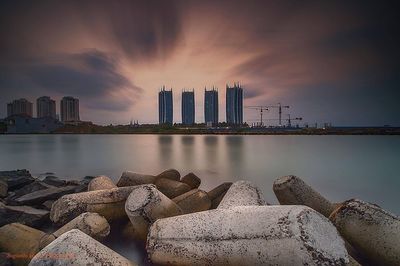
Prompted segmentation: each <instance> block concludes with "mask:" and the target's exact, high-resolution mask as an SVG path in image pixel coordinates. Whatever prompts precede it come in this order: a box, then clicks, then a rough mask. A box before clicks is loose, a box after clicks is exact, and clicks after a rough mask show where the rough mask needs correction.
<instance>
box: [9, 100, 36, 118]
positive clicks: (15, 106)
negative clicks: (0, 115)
mask: <svg viewBox="0 0 400 266" xmlns="http://www.w3.org/2000/svg"><path fill="white" fill-rule="evenodd" d="M32 110H33V104H32V103H31V102H30V101H28V100H27V99H24V98H21V99H18V100H14V101H12V102H10V103H8V104H7V116H13V115H27V116H30V117H32V115H33V111H32Z"/></svg>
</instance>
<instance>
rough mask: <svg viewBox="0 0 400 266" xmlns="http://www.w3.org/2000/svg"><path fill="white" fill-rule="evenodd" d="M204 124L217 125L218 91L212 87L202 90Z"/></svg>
mask: <svg viewBox="0 0 400 266" xmlns="http://www.w3.org/2000/svg"><path fill="white" fill-rule="evenodd" d="M204 122H205V124H206V125H209V124H211V125H214V126H215V125H218V90H217V89H215V88H214V87H213V88H212V90H210V91H207V89H204Z"/></svg>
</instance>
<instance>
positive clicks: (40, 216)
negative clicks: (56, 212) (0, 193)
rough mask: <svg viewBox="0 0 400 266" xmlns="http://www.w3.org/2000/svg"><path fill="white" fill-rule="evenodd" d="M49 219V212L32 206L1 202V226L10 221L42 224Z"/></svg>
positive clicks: (33, 224) (35, 224)
mask: <svg viewBox="0 0 400 266" xmlns="http://www.w3.org/2000/svg"><path fill="white" fill-rule="evenodd" d="M48 220H49V212H48V211H46V210H40V209H35V208H32V207H30V206H7V205H5V204H3V203H0V226H3V225H5V224H9V223H15V222H18V223H21V224H26V225H29V226H33V227H36V226H40V225H42V224H43V223H45V222H47V221H48Z"/></svg>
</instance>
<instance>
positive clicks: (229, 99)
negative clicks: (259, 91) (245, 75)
mask: <svg viewBox="0 0 400 266" xmlns="http://www.w3.org/2000/svg"><path fill="white" fill-rule="evenodd" d="M226 122H227V123H228V124H230V125H241V124H243V88H242V87H241V86H240V84H239V83H234V85H233V87H230V86H228V85H226Z"/></svg>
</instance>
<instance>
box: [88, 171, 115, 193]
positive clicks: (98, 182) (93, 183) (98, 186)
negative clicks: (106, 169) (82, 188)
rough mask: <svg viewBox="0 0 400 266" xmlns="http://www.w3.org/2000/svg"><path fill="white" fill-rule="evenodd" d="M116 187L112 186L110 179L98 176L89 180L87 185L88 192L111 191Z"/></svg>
mask: <svg viewBox="0 0 400 266" xmlns="http://www.w3.org/2000/svg"><path fill="white" fill-rule="evenodd" d="M116 187H117V186H116V185H115V184H114V182H113V181H112V180H111V178H109V177H108V176H105V175H100V176H97V177H95V178H93V179H92V180H90V182H89V184H88V191H95V190H103V189H111V188H116Z"/></svg>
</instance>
